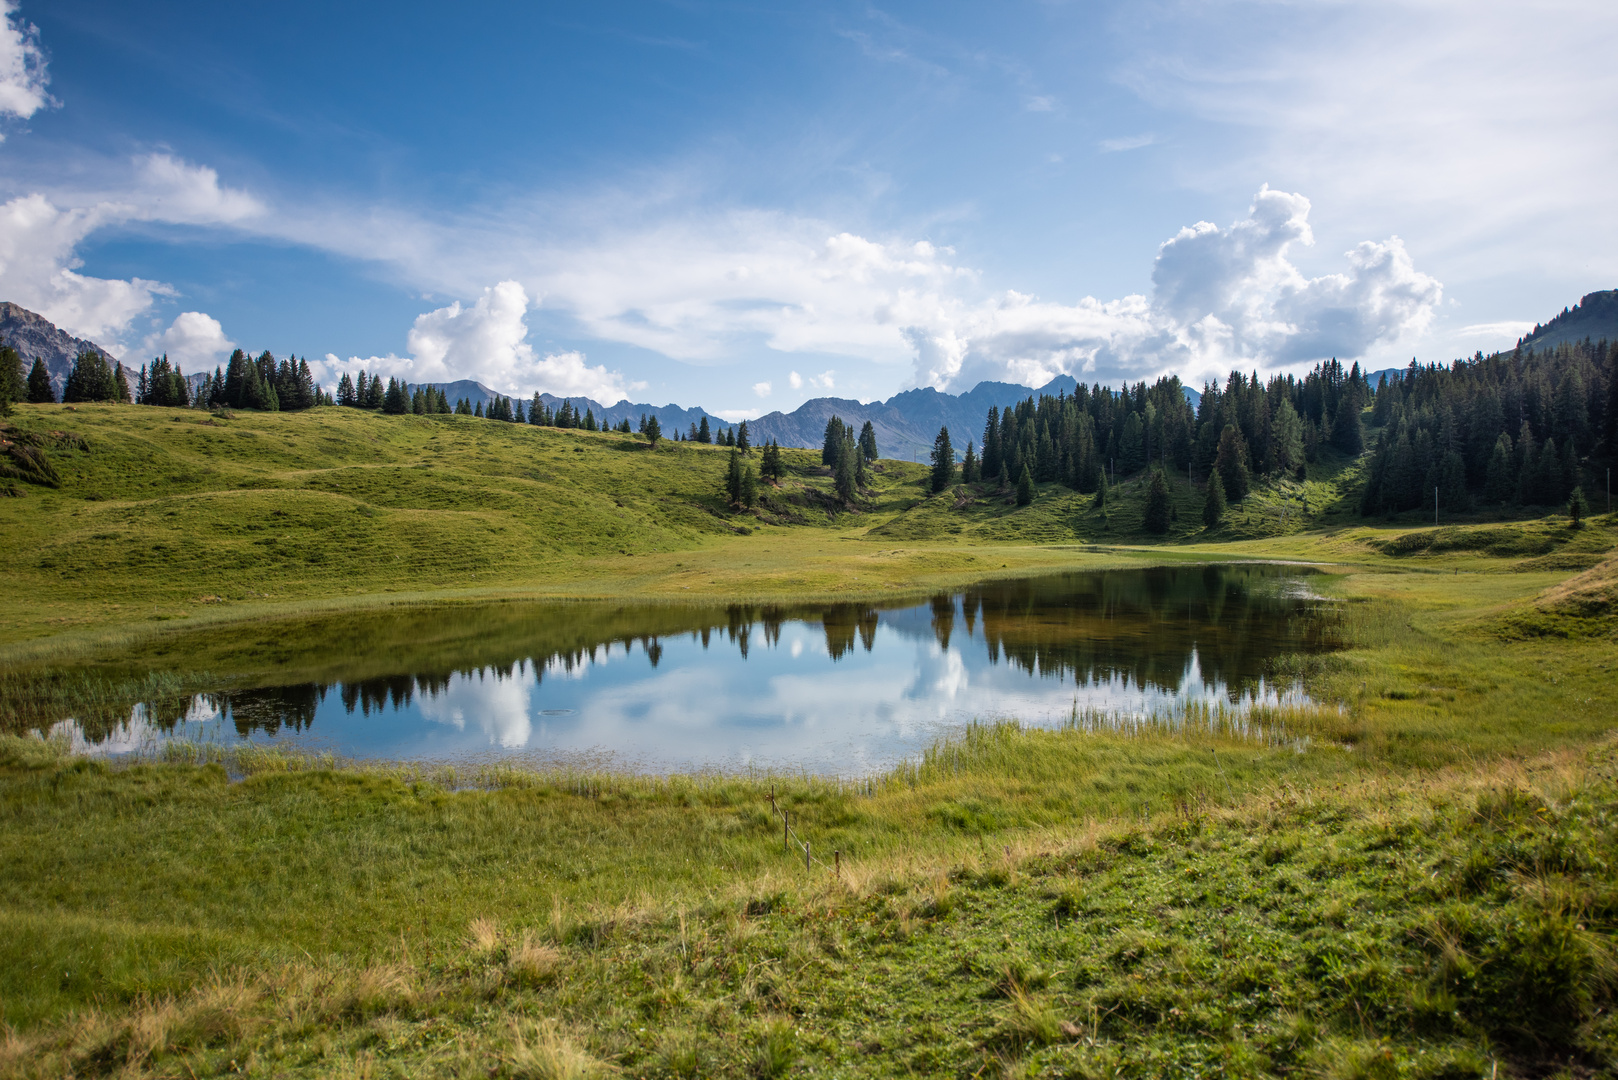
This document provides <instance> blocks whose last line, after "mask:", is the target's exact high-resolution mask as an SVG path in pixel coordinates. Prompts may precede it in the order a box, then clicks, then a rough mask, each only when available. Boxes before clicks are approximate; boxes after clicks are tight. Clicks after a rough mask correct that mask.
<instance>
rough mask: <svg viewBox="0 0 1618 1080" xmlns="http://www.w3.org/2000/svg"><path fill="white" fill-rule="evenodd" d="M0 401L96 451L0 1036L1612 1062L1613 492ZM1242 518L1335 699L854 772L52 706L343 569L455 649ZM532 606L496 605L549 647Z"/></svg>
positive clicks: (17, 810)
mask: <svg viewBox="0 0 1618 1080" xmlns="http://www.w3.org/2000/svg"><path fill="white" fill-rule="evenodd" d="M8 423H9V424H11V425H13V426H14V428H15V429H16V430H19V431H26V432H31V433H34V434H36V435H38V436H39V437H40V438H41V439H42V440H44V441H49V438H50V436H49V433H50V432H55V431H60V432H67V433H70V434H71V435H73V436H76V437H77V439H76V440H68V439H61V440H58V442H57V443H56V444H55V445H57V446H58V448H57V449H53V450H51V451H50V459H51V462H52V464H53V465H54V466H55V468H56V470H57V472H58V473H59V474H60V480H61V486H60V487H59V488H49V487H45V486H38V485H13V487H14V488H15V489H17V490H20V491H21V492H22V493H21V495H20V496H19V497H14V498H0V545H3V551H4V556H5V560H6V566H7V577H6V597H7V603H6V604H5V605H4V606H3V608H0V727H3V728H4V730H5V732H6V734H3V735H0V1025H3V1026H0V1076H17V1077H47V1076H48V1077H59V1076H67V1075H79V1076H153V1077H156V1076H163V1077H193V1078H195V1077H202V1076H226V1075H243V1074H245V1075H253V1076H265V1077H271V1076H354V1077H391V1076H399V1077H417V1076H445V1077H450V1076H454V1077H472V1076H479V1077H536V1078H550V1077H589V1076H599V1077H610V1076H616V1075H621V1076H633V1077H697V1076H704V1077H705V1076H723V1077H738V1078H739V1077H784V1076H806V1077H807V1076H839V1077H843V1076H847V1077H853V1076H872V1077H878V1076H881V1077H886V1076H951V1077H963V1078H964V1077H989V1076H1003V1077H1014V1076H1015V1077H1023V1076H1027V1077H1033V1076H1046V1077H1103V1076H1106V1077H1114V1076H1119V1077H1207V1076H1233V1077H1236V1076H1253V1077H1259V1076H1298V1077H1345V1078H1346V1077H1364V1078H1390V1080H1391V1078H1403V1077H1424V1078H1427V1077H1430V1078H1459V1077H1487V1078H1489V1080H1499V1078H1501V1077H1543V1076H1565V1077H1570V1078H1572V1077H1579V1078H1584V1077H1594V1076H1613V1075H1618V1064H1615V1063H1618V1021H1615V1020H1614V1018H1613V1011H1614V1008H1615V1005H1618V938H1615V932H1618V693H1615V692H1614V689H1613V688H1614V685H1615V680H1618V615H1615V612H1618V607H1615V604H1618V571H1615V569H1614V568H1615V566H1618V563H1615V560H1614V556H1613V555H1612V551H1613V549H1614V548H1615V546H1618V520H1615V519H1614V518H1612V517H1611V516H1603V517H1597V518H1594V519H1592V520H1590V521H1588V522H1587V523H1586V524H1585V526H1584V527H1583V528H1577V529H1575V528H1573V527H1572V526H1571V524H1570V523H1569V522H1568V521H1567V520H1566V519H1565V518H1563V517H1560V516H1551V517H1547V518H1541V519H1534V520H1526V521H1516V522H1499V521H1487V520H1482V519H1479V520H1460V521H1455V522H1448V521H1446V522H1441V523H1440V525H1439V526H1438V527H1436V528H1435V527H1434V526H1433V525H1432V523H1431V522H1430V521H1425V522H1423V521H1418V520H1410V521H1403V522H1397V523H1382V524H1367V523H1365V522H1363V521H1361V520H1360V519H1358V518H1354V517H1351V516H1350V515H1349V514H1348V513H1347V510H1346V507H1347V506H1349V505H1350V504H1351V503H1350V502H1349V500H1351V499H1352V497H1353V487H1354V484H1355V482H1356V474H1355V470H1356V468H1357V466H1356V464H1355V463H1352V462H1335V463H1333V462H1324V463H1322V464H1321V465H1320V466H1319V467H1318V468H1314V467H1312V468H1313V470H1314V471H1312V472H1311V474H1310V478H1309V480H1308V482H1307V485H1299V484H1297V483H1295V482H1289V483H1288V484H1285V485H1278V486H1274V487H1270V488H1264V489H1261V490H1260V491H1259V492H1258V493H1256V494H1255V495H1254V496H1252V497H1250V499H1249V500H1248V502H1247V504H1245V505H1243V506H1241V507H1238V508H1235V509H1234V510H1233V512H1232V514H1231V516H1230V517H1229V518H1227V520H1226V522H1225V523H1224V525H1223V526H1222V527H1221V528H1220V529H1218V530H1215V531H1213V532H1209V531H1206V530H1203V529H1202V528H1201V524H1200V499H1199V498H1198V497H1197V496H1196V495H1195V493H1193V492H1192V491H1191V490H1189V488H1188V486H1187V484H1186V481H1185V478H1184V477H1183V476H1180V477H1178V478H1176V480H1175V487H1176V493H1175V496H1174V497H1175V500H1176V504H1175V506H1176V511H1177V515H1178V517H1177V521H1176V522H1175V524H1174V527H1173V529H1172V530H1171V535H1170V537H1169V538H1168V539H1167V541H1156V542H1149V541H1148V538H1147V537H1145V536H1144V535H1143V534H1142V533H1141V532H1140V529H1139V518H1140V504H1141V500H1142V497H1143V490H1141V489H1140V488H1139V487H1138V486H1137V485H1134V484H1132V483H1130V484H1125V485H1122V486H1121V488H1120V490H1119V491H1118V492H1117V494H1116V496H1115V497H1114V498H1113V499H1112V500H1111V505H1110V506H1109V507H1108V509H1107V510H1106V512H1105V513H1102V512H1100V511H1098V510H1097V509H1096V508H1095V507H1094V505H1093V499H1092V498H1091V497H1088V496H1079V495H1075V494H1073V493H1072V492H1069V491H1066V490H1065V489H1061V488H1057V487H1054V486H1053V487H1051V488H1048V489H1044V488H1042V489H1041V490H1040V491H1039V492H1038V494H1037V496H1036V498H1035V501H1034V503H1033V505H1032V506H1029V507H1023V508H1018V507H1016V506H1015V505H1014V500H1013V499H1009V498H1008V496H1007V494H1006V493H1002V492H999V491H996V490H992V489H989V488H985V487H981V486H971V487H967V486H956V487H953V488H951V489H949V490H946V491H945V492H943V493H940V494H938V495H932V494H930V493H929V492H928V491H927V489H926V488H925V486H924V484H925V480H926V477H925V470H924V468H923V467H921V466H917V465H909V464H904V463H898V462H891V461H883V462H881V463H880V467H879V469H878V471H876V472H875V473H874V474H873V483H872V486H871V488H870V490H869V491H868V492H866V493H865V494H864V496H863V497H862V500H861V502H860V505H858V506H857V507H853V508H842V507H838V506H836V505H835V503H834V500H833V499H832V497H831V494H830V491H831V479H830V477H829V476H827V475H825V471H824V470H822V469H820V468H819V466H818V460H819V457H818V454H817V453H816V454H812V453H810V452H808V451H789V452H788V453H787V457H788V462H789V465H790V469H791V472H790V475H789V476H788V477H786V478H785V479H784V480H783V482H782V484H781V485H780V487H779V488H778V489H770V488H766V489H765V491H766V497H765V499H764V500H763V501H762V502H761V504H760V505H759V506H758V507H757V508H756V509H755V510H753V511H741V510H735V509H733V508H730V507H728V506H726V505H725V503H724V500H723V499H722V497H721V495H720V491H721V487H722V483H721V482H722V477H723V470H724V465H725V455H726V453H727V452H726V451H723V450H720V449H718V448H713V447H697V446H691V445H681V444H671V443H666V442H665V443H663V444H661V445H659V446H658V448H657V449H655V450H653V449H649V448H648V447H647V446H646V444H645V442H644V441H643V440H639V439H636V438H634V437H631V436H622V435H609V434H593V433H583V432H574V431H558V430H554V429H542V428H532V427H526V426H520V425H510V424H502V423H498V422H490V421H484V420H480V419H474V418H467V417H455V416H446V417H409V416H406V417H384V416H378V415H374V414H367V413H360V412H357V411H354V410H347V409H320V410H315V411H313V412H310V413H305V414H262V415H260V414H247V413H238V414H236V415H235V416H230V417H223V416H220V417H216V416H210V415H208V414H205V413H200V412H195V411H189V410H164V409H154V408H134V407H128V406H124V407H117V406H79V407H77V408H76V409H72V410H70V409H68V408H67V407H65V406H24V407H21V408H19V409H18V410H17V411H16V413H15V415H13V416H12V417H11V418H10V419H9V421H8ZM962 441H964V439H963V440H962ZM1300 496H1307V504H1308V507H1309V509H1308V510H1307V511H1305V510H1304V509H1303V506H1304V499H1303V498H1302V497H1300ZM1261 558H1262V559H1287V560H1297V561H1308V562H1313V563H1317V564H1320V565H1322V566H1323V567H1326V568H1328V569H1329V570H1330V573H1329V574H1326V575H1323V576H1321V577H1320V578H1318V579H1316V581H1317V582H1318V586H1317V587H1318V588H1319V589H1320V590H1321V591H1322V592H1323V593H1324V594H1325V595H1327V596H1329V597H1332V598H1333V599H1336V600H1340V601H1341V602H1342V608H1343V611H1344V614H1343V629H1342V636H1343V638H1344V642H1345V647H1344V648H1342V649H1341V650H1339V651H1336V652H1332V653H1329V654H1325V655H1320V656H1312V657H1288V658H1283V659H1282V660H1281V661H1280V662H1278V663H1277V665H1276V669H1275V672H1274V674H1275V675H1276V676H1277V677H1285V678H1295V679H1301V680H1302V681H1303V683H1304V685H1305V686H1306V687H1307V688H1308V690H1309V691H1310V693H1311V696H1312V697H1313V698H1314V700H1316V701H1318V702H1321V703H1322V707H1319V708H1307V709H1305V708H1294V709H1288V710H1285V711H1281V712H1274V713H1267V714H1260V715H1258V716H1256V717H1254V718H1253V719H1254V720H1255V721H1256V722H1258V723H1260V724H1262V725H1263V726H1264V727H1265V730H1266V731H1267V732H1268V733H1269V735H1268V736H1266V737H1263V738H1254V737H1250V736H1244V735H1242V734H1241V733H1239V732H1237V731H1235V730H1233V729H1232V727H1231V725H1230V724H1229V722H1228V718H1226V717H1223V716H1220V715H1217V714H1196V715H1185V716H1180V717H1172V718H1164V722H1162V723H1159V724H1156V725H1150V724H1149V725H1145V726H1144V727H1143V728H1141V729H1139V730H1136V731H1135V732H1134V733H1132V734H1120V733H1117V732H1110V731H1107V730H1102V729H1104V727H1105V725H1104V724H1101V725H1099V728H1098V725H1097V724H1096V723H1093V722H1092V721H1095V720H1098V719H1099V720H1105V718H1093V717H1085V716H1078V715H1076V716H1075V717H1074V718H1073V723H1072V724H1071V725H1070V726H1068V727H1067V728H1065V729H1056V730H1035V729H1025V728H1022V727H1019V726H1018V725H1016V724H1015V723H1002V724H996V725H985V726H979V727H974V728H971V729H969V730H967V731H964V732H960V733H958V734H957V735H956V736H955V737H953V738H952V739H950V740H947V741H945V742H943V743H940V744H939V745H937V746H935V747H934V748H933V749H932V750H931V751H929V752H928V753H927V754H926V755H925V757H924V758H922V759H920V760H917V761H914V762H910V763H907V764H906V765H904V766H902V767H900V768H897V769H894V770H892V771H890V772H887V773H884V774H881V775H875V776H869V777H859V778H854V779H848V780H823V779H816V778H810V777H805V776H799V775H774V776H772V775H765V774H756V775H745V776H737V775H688V776H672V777H653V776H639V775H627V774H615V773H604V772H589V771H580V770H566V769H556V770H550V771H544V770H533V769H517V768H504V767H499V766H494V765H488V766H456V767H451V766H447V765H435V764H430V763H426V764H405V763H386V762H344V761H338V760H334V759H330V758H321V757H318V756H311V755H296V754H286V753H279V752H275V751H265V750H253V749H231V748H225V747H207V746H187V745H171V746H169V747H167V748H165V749H163V750H161V751H153V752H150V753H145V754H135V755H129V756H127V757H125V758H123V759H116V760H109V759H96V758H88V757H83V756H77V755H74V754H73V753H71V752H70V750H69V749H68V747H67V746H66V745H65V744H64V743H63V742H61V741H55V742H52V741H49V740H46V739H43V738H40V737H38V736H37V735H34V734H31V733H30V732H31V730H33V729H35V728H43V727H45V726H48V725H47V724H46V723H45V721H46V720H48V719H49V718H50V717H51V716H52V715H55V714H56V713H59V712H61V711H62V710H65V709H73V710H81V711H82V710H93V709H95V708H98V707H102V708H105V709H107V710H110V712H109V715H112V714H114V713H116V712H117V711H118V710H119V709H124V710H125V712H127V705H126V704H125V703H126V702H127V700H128V697H129V695H130V694H131V693H134V694H137V696H139V695H146V696H147V697H151V698H161V697H164V696H165V695H167V696H169V697H182V696H183V695H184V694H185V693H187V692H188V690H189V688H188V686H187V685H186V684H185V674H184V673H185V672H186V671H187V670H190V671H196V670H200V669H204V668H208V667H210V666H212V667H216V668H217V669H218V670H230V671H247V672H253V671H273V670H274V669H275V668H276V667H277V665H282V664H292V665H296V666H299V667H300V669H309V668H311V665H318V663H319V658H318V657H311V656H306V655H303V654H301V653H300V652H299V645H298V642H299V640H300V638H301V637H302V636H303V635H302V634H301V633H300V627H308V626H311V625H315V624H322V625H324V624H326V623H329V622H330V621H331V620H340V619H342V618H343V617H344V615H345V613H348V612H352V611H355V610H362V609H363V610H366V611H375V610H378V609H385V610H386V612H387V614H388V618H389V619H393V620H396V621H397V623H398V625H397V626H393V627H392V629H390V630H389V633H390V634H393V635H395V636H396V637H398V638H399V639H400V640H408V641H409V642H410V645H409V648H410V649H411V650H412V652H411V656H412V657H413V658H423V657H431V656H434V655H438V654H439V653H441V652H443V651H445V650H450V649H452V648H453V646H454V642H451V641H445V640H440V639H438V638H435V637H434V634H433V631H432V626H433V613H434V611H436V610H438V609H439V608H440V607H441V606H442V605H448V604H455V605H461V604H474V603H477V604H486V603H487V602H488V601H491V600H499V599H503V598H528V597H555V598H577V599H587V598H614V597H622V598H633V599H636V600H657V601H662V602H663V605H664V606H663V608H661V609H659V610H662V611H665V612H666V618H667V620H668V625H669V626H671V627H672V626H678V625H680V624H681V620H682V619H683V618H684V617H685V615H684V610H685V609H684V607H683V605H691V604H703V603H705V604H712V603H716V602H718V603H724V602H751V601H758V600H766V599H767V600H772V601H783V602H784V601H789V600H794V599H804V600H812V599H815V600H824V599H852V598H862V597H863V598H874V597H899V596H910V595H916V596H925V595H926V594H927V593H928V592H930V591H935V590H938V589H941V588H947V587H950V586H953V585H958V584H963V583H966V582H969V581H973V580H981V579H983V578H985V577H990V576H995V575H1007V576H1010V575H1026V574H1029V573H1037V572H1043V571H1054V570H1070V569H1084V568H1100V567H1109V566H1118V565H1146V564H1150V563H1153V562H1156V563H1161V562H1166V561H1182V560H1183V561H1230V560H1236V559H1261ZM511 607H512V609H513V610H510V611H508V610H505V609H502V608H501V607H498V606H496V607H490V608H488V609H487V614H486V615H485V616H484V618H485V619H486V621H485V622H484V623H480V624H478V626H477V627H476V630H477V632H478V633H479V634H481V635H485V636H486V637H487V639H488V640H491V641H500V640H504V636H510V637H511V638H512V640H513V641H516V640H518V639H519V638H520V637H521V633H522V628H521V626H520V625H518V623H517V622H515V621H513V620H516V619H517V615H516V614H515V613H514V609H515V606H514V605H513V606H511ZM581 610H583V609H581ZM591 618H594V619H597V620H604V621H600V622H599V624H591V625H589V626H581V627H580V633H581V635H584V636H595V637H596V638H600V637H601V636H602V635H606V636H608V637H610V636H612V635H614V634H618V633H623V634H633V633H636V632H644V630H645V627H644V626H641V625H637V626H624V627H622V628H621V629H620V628H616V627H615V626H613V625H611V618H612V616H611V615H610V614H600V615H594V616H591ZM639 618H641V619H644V618H645V616H640V617H639ZM390 625H391V624H390ZM181 659H183V660H184V663H183V664H182V663H181V662H180V661H181ZM255 665H257V667H255ZM131 688H133V689H131ZM141 699H142V700H145V699H146V698H145V697H141ZM777 807H779V808H780V809H783V810H785V811H786V812H788V813H789V814H790V815H791V819H790V820H791V828H792V831H793V838H792V840H791V841H790V842H786V843H784V842H783V836H782V820H781V818H780V817H779V816H778V814H777V812H776V808H777ZM805 842H806V843H808V845H809V852H808V856H809V864H808V865H807V866H806V865H805V850H804V848H803V847H802V846H799V845H800V844H801V843H805Z"/></svg>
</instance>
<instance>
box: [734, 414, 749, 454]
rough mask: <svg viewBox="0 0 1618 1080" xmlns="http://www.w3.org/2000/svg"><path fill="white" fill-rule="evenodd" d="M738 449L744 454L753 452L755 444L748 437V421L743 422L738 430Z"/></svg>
mask: <svg viewBox="0 0 1618 1080" xmlns="http://www.w3.org/2000/svg"><path fill="white" fill-rule="evenodd" d="M736 449H738V450H740V451H741V452H742V453H744V454H751V453H752V452H753V444H752V442H751V440H749V439H748V437H747V421H746V420H743V421H742V424H741V426H740V427H738V428H737V429H736Z"/></svg>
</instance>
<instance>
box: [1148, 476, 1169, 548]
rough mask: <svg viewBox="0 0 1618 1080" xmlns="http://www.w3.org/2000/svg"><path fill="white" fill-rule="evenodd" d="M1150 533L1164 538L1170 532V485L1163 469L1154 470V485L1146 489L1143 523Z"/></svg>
mask: <svg viewBox="0 0 1618 1080" xmlns="http://www.w3.org/2000/svg"><path fill="white" fill-rule="evenodd" d="M1142 524H1143V525H1144V526H1145V527H1146V531H1147V532H1149V533H1155V534H1157V535H1158V536H1162V535H1163V534H1164V533H1166V532H1168V531H1169V484H1168V481H1167V480H1165V479H1163V470H1162V469H1153V470H1152V483H1151V485H1150V486H1149V487H1148V488H1147V489H1146V516H1145V518H1144V519H1143V521H1142Z"/></svg>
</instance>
